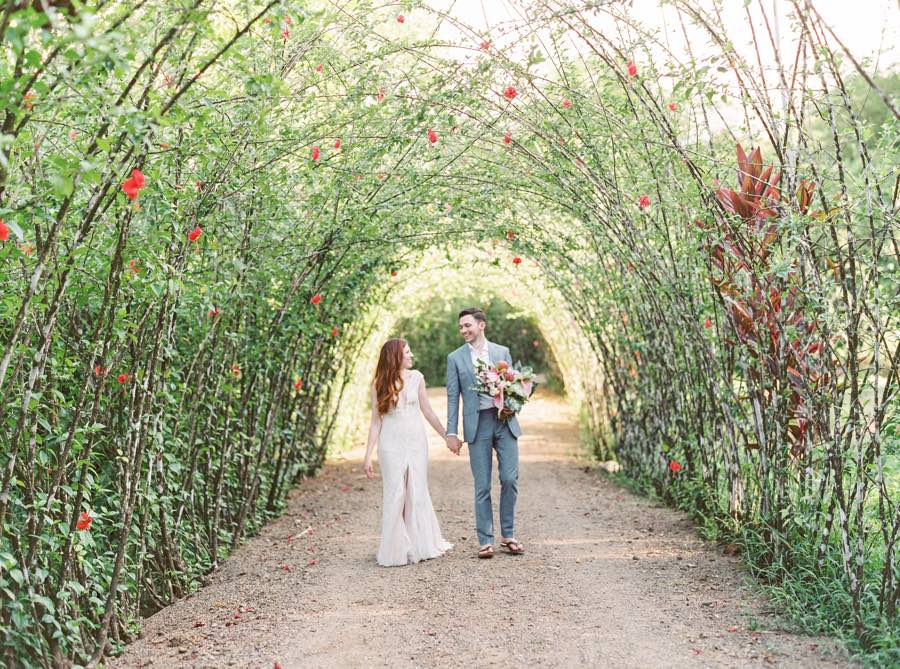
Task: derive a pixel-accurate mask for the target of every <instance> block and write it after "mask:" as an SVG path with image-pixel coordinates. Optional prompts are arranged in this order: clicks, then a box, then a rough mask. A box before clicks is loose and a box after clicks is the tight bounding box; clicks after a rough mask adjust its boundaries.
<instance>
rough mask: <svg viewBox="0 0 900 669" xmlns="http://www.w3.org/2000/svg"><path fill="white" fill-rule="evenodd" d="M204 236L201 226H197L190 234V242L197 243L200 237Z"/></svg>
mask: <svg viewBox="0 0 900 669" xmlns="http://www.w3.org/2000/svg"><path fill="white" fill-rule="evenodd" d="M202 234H203V230H201V229H200V226H199V225H195V226H194V229H193V230H191V231H190V232H189V233H188V240H190V241H192V242H196V241H197V240H198V239H200V235H202Z"/></svg>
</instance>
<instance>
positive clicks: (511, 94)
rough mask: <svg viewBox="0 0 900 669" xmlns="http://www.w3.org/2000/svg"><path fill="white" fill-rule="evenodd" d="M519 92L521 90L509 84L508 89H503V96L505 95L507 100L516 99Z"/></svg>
mask: <svg viewBox="0 0 900 669" xmlns="http://www.w3.org/2000/svg"><path fill="white" fill-rule="evenodd" d="M518 94H519V92H518V91H517V90H516V89H515V87H514V86H507V87H506V90H505V91H503V97H505V98H506V99H507V100H515V99H516V96H517V95H518Z"/></svg>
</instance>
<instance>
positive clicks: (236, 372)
mask: <svg viewBox="0 0 900 669" xmlns="http://www.w3.org/2000/svg"><path fill="white" fill-rule="evenodd" d="M231 373H232V374H234V375H235V376H240V375H241V368H240V367H239V366H238V365H237V363H235V364H233V365H232V366H231Z"/></svg>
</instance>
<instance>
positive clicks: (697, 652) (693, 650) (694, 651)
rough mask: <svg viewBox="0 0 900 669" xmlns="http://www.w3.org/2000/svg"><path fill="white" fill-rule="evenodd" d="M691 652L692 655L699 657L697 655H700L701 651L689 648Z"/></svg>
mask: <svg viewBox="0 0 900 669" xmlns="http://www.w3.org/2000/svg"><path fill="white" fill-rule="evenodd" d="M691 652H692V653H693V654H694V655H699V654H700V653H702V652H703V651H702V650H700V649H699V648H691Z"/></svg>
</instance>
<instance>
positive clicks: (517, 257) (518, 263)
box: [513, 256, 522, 265]
mask: <svg viewBox="0 0 900 669" xmlns="http://www.w3.org/2000/svg"><path fill="white" fill-rule="evenodd" d="M521 264H522V259H521V258H520V257H519V256H516V257H515V258H513V265H521Z"/></svg>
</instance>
